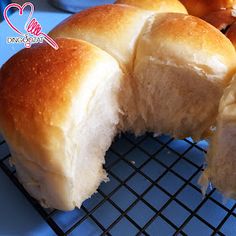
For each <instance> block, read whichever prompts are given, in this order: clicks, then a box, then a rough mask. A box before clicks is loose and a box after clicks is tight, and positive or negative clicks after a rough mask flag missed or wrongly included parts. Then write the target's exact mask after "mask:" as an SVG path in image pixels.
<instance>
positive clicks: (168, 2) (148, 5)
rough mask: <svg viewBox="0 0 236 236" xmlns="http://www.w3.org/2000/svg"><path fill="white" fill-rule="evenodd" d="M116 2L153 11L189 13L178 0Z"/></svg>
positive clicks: (124, 0) (127, 0)
mask: <svg viewBox="0 0 236 236" xmlns="http://www.w3.org/2000/svg"><path fill="white" fill-rule="evenodd" d="M115 3H116V4H126V5H130V6H135V7H139V8H142V9H144V10H147V11H152V12H159V13H161V12H178V13H186V14H187V13H188V12H187V10H186V8H185V7H184V5H183V4H181V2H180V1H178V0H138V1H137V0H117V1H116V2H115Z"/></svg>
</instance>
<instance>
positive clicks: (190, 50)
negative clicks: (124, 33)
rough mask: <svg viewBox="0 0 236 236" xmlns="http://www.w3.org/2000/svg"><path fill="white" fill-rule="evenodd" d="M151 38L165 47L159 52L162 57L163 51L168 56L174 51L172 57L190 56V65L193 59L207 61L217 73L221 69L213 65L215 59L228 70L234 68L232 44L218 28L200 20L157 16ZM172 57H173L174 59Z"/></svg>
mask: <svg viewBox="0 0 236 236" xmlns="http://www.w3.org/2000/svg"><path fill="white" fill-rule="evenodd" d="M180 32H181V33H180ZM163 35H165V40H164V41H163ZM150 37H151V38H153V39H155V44H157V42H159V45H162V47H160V48H158V49H157V50H159V54H161V51H163V49H164V48H165V49H166V50H164V51H163V53H165V55H169V54H168V53H169V50H172V52H171V54H172V53H173V52H176V56H178V57H179V58H181V54H183V55H185V56H186V55H187V54H189V56H190V57H189V58H188V61H186V63H187V64H188V63H191V60H192V59H191V58H193V59H194V61H195V63H198V62H200V61H205V63H206V65H207V64H209V65H210V67H211V68H215V69H216V70H218V69H220V68H217V66H216V65H214V64H213V62H214V60H215V59H216V60H219V61H220V62H221V63H222V64H223V65H227V66H229V68H234V66H235V60H236V57H235V56H236V54H235V50H234V47H233V45H232V44H231V43H230V41H229V40H228V39H227V38H226V37H225V35H224V34H222V33H221V32H220V31H219V30H217V29H216V28H215V27H213V26H212V25H210V24H208V23H207V22H205V21H203V20H201V19H199V18H197V17H194V16H190V15H185V14H181V13H161V14H158V15H157V16H156V17H155V22H154V24H153V26H152V31H151V36H150ZM153 45H154V44H153ZM167 45H168V46H167ZM154 53H155V52H154ZM171 54H170V55H169V56H170V57H171V56H173V55H171ZM199 64H202V63H199ZM203 69H204V68H203ZM224 69H225V68H223V70H224ZM218 71H219V70H218ZM209 73H210V71H209Z"/></svg>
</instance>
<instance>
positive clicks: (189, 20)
mask: <svg viewBox="0 0 236 236" xmlns="http://www.w3.org/2000/svg"><path fill="white" fill-rule="evenodd" d="M50 35H51V36H52V37H54V38H55V40H56V42H57V43H58V45H59V50H54V49H52V48H51V47H50V46H49V45H46V44H41V45H38V46H35V47H32V48H31V49H24V50H22V51H21V52H19V53H17V54H16V55H15V56H13V57H12V58H11V59H10V60H9V61H8V62H7V63H6V64H5V65H4V66H3V67H2V68H1V72H0V94H1V96H0V130H1V132H2V134H3V136H4V138H5V139H6V141H7V143H8V144H9V147H10V150H11V154H12V160H13V163H14V164H15V166H16V170H17V175H18V176H19V179H20V181H21V182H22V183H23V185H24V186H25V188H26V189H27V190H28V191H29V192H30V194H31V195H32V196H33V197H35V198H36V199H38V200H39V201H40V203H41V204H42V205H43V206H45V207H53V208H57V209H61V210H71V209H73V208H74V207H80V205H81V203H82V202H83V201H84V200H85V199H87V198H88V197H90V196H91V195H92V194H93V193H94V192H95V191H96V189H97V188H98V186H99V183H100V182H101V181H103V180H106V173H105V171H104V170H103V168H102V164H103V163H104V155H105V152H106V150H107V149H108V148H109V146H110V144H111V141H112V139H113V137H114V135H115V134H116V133H117V132H120V131H127V130H129V131H133V132H135V133H136V134H140V133H143V132H145V131H147V130H148V131H153V132H165V133H170V134H172V135H174V136H178V137H186V136H192V137H195V138H201V137H205V136H206V135H207V133H208V130H209V129H210V127H211V126H212V125H214V124H215V119H216V115H217V108H218V103H219V100H220V97H221V95H222V93H223V89H224V88H225V87H226V86H227V85H228V83H229V82H230V80H231V77H232V75H233V74H234V73H235V70H236V52H235V50H234V47H233V46H232V44H231V43H230V41H229V40H228V39H227V38H226V37H225V36H224V35H223V34H222V33H221V32H220V31H218V30H217V29H215V28H214V27H213V26H211V25H209V24H208V23H206V22H204V21H202V20H200V19H199V18H196V17H193V16H188V15H186V14H181V13H161V14H159V13H158V14H154V13H153V12H150V11H146V10H142V9H138V8H136V7H132V6H128V5H119V4H116V5H105V6H100V7H95V8H91V9H88V10H86V11H83V12H81V13H78V14H76V15H73V16H71V17H69V18H68V19H67V20H65V21H64V22H63V23H62V24H60V25H59V26H57V27H56V28H55V29H54V30H52V32H51V33H50ZM83 40H85V41H83ZM39 58H40V60H39ZM29 62H30V63H29Z"/></svg>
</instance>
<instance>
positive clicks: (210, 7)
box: [180, 0, 236, 17]
mask: <svg viewBox="0 0 236 236" xmlns="http://www.w3.org/2000/svg"><path fill="white" fill-rule="evenodd" d="M180 2H182V3H183V4H184V6H185V7H186V8H187V10H188V13H189V14H190V15H193V16H198V17H203V16H205V15H207V14H209V13H210V12H213V11H217V10H220V9H226V8H233V7H234V6H235V5H236V4H235V0H214V1H212V0H180Z"/></svg>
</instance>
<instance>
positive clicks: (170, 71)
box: [134, 13, 236, 139]
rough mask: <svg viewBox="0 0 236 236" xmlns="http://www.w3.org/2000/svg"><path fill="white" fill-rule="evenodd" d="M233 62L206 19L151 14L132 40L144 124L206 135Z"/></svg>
mask: <svg viewBox="0 0 236 236" xmlns="http://www.w3.org/2000/svg"><path fill="white" fill-rule="evenodd" d="M235 68H236V54H235V50H234V47H233V45H232V44H231V43H230V41H229V40H228V39H227V38H226V37H225V36H224V35H223V34H222V33H221V32H220V31H218V30H217V29H215V28H214V27H213V26H211V25H210V24H208V23H206V22H205V21H203V20H201V19H199V18H197V17H193V16H189V15H185V14H180V13H161V14H157V15H156V16H154V17H152V18H150V19H149V20H148V21H147V23H146V25H145V26H144V30H143V32H142V34H141V37H140V39H139V42H138V45H137V53H136V57H135V62H134V77H135V79H136V83H137V90H138V92H137V97H136V100H137V101H138V109H139V112H138V113H139V114H140V115H141V118H142V119H143V120H144V121H145V127H143V128H141V127H140V130H142V129H144V130H150V131H154V132H160V133H169V134H171V135H174V136H175V137H186V136H187V137H188V136H191V137H193V138H194V139H200V138H202V137H206V135H207V134H208V133H209V131H210V128H211V126H212V125H214V123H215V118H216V115H217V110H218V105H219V100H220V98H221V96H222V92H223V89H224V88H225V87H226V85H228V83H229V81H230V80H231V78H232V74H233V73H234V72H235Z"/></svg>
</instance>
